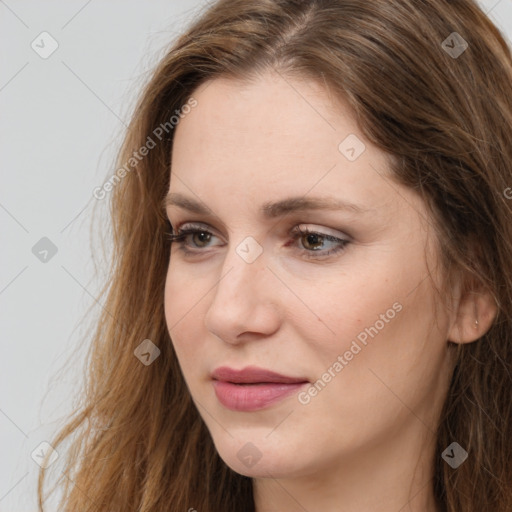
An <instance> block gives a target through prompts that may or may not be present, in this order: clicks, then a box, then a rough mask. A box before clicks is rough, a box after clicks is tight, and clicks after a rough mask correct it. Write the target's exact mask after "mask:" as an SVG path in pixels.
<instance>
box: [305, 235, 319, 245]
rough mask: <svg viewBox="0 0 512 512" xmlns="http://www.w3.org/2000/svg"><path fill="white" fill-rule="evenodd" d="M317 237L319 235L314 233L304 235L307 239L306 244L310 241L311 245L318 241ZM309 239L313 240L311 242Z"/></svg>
mask: <svg viewBox="0 0 512 512" xmlns="http://www.w3.org/2000/svg"><path fill="white" fill-rule="evenodd" d="M318 238H319V237H318V235H315V234H310V235H307V236H306V239H307V241H308V244H310V243H311V245H316V244H318V243H319V241H318ZM311 239H313V240H314V241H313V242H311Z"/></svg>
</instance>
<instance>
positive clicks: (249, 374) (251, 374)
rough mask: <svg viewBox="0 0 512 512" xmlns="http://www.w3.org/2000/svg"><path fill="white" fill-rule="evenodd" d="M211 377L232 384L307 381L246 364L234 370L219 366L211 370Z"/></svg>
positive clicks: (295, 382)
mask: <svg viewBox="0 0 512 512" xmlns="http://www.w3.org/2000/svg"><path fill="white" fill-rule="evenodd" d="M211 376H212V379H214V380H219V381H224V382H231V383H233V384H260V383H262V382H272V383H279V384H299V383H303V382H308V380H307V379H305V378H304V377H288V376H286V375H282V374H280V373H276V372H273V371H270V370H266V369H265V368H258V367H257V366H247V367H245V368H243V369H241V370H235V369H233V368H229V367H228V366H221V367H219V368H217V369H216V370H214V371H213V372H212V375H211Z"/></svg>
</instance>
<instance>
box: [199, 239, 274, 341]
mask: <svg viewBox="0 0 512 512" xmlns="http://www.w3.org/2000/svg"><path fill="white" fill-rule="evenodd" d="M235 249H236V248H235V247H234V248H233V249H230V251H229V254H228V255H227V256H226V258H225V260H224V264H223V266H222V272H221V274H220V276H219V279H218V281H217V284H216V285H215V292H214V296H213V299H212V302H211V304H210V306H209V308H208V311H207V313H206V316H205V325H206V328H207V329H208V331H209V332H211V333H213V334H214V335H215V336H217V337H219V338H220V339H222V340H223V341H225V342H226V343H231V344H238V343H241V342H243V341H247V340H249V339H254V337H258V336H259V337H266V336H269V335H271V334H272V333H274V332H275V331H277V329H278V328H279V325H280V312H279V307H278V302H279V300H278V289H279V288H278V285H279V282H278V279H277V278H276V277H275V276H274V274H273V273H272V272H271V271H270V270H269V269H268V268H267V266H266V261H267V260H266V258H265V252H263V253H262V254H260V256H259V257H258V258H257V259H256V260H255V261H253V262H252V263H249V262H247V261H246V260H245V259H244V258H243V257H241V256H240V255H239V254H238V253H237V252H236V250H235Z"/></svg>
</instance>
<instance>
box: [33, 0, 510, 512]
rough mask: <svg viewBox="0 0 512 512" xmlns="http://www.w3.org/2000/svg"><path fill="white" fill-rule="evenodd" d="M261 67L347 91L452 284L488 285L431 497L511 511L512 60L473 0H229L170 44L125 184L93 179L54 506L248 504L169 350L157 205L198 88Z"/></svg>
mask: <svg viewBox="0 0 512 512" xmlns="http://www.w3.org/2000/svg"><path fill="white" fill-rule="evenodd" d="M454 33H457V34H458V35H457V34H454ZM461 38H462V39H463V40H464V41H465V43H464V41H463V40H462V39H461ZM459 43H461V44H459ZM466 43H467V47H466V46H465V44H466ZM460 50H465V51H462V53H459V52H460ZM266 69H274V70H277V71H278V72H280V73H282V74H283V76H285V75H288V76H292V75H293V76H297V77H302V78H310V79H315V80H321V81H322V83H324V84H326V86H328V87H329V88H330V89H332V91H334V93H335V94H338V95H339V96H340V97H343V98H344V99H346V100H347V101H348V102H349V104H350V106H351V107H352V108H353V109H354V112H355V114H356V115H357V119H358V122H359V123H360V129H361V131H362V133H363V134H364V135H365V136H366V137H367V138H368V140H370V141H371V142H372V143H374V144H375V145H376V146H378V147H379V148H380V149H382V150H383V151H386V152H387V153H389V155H390V156H391V157H392V158H393V162H394V163H393V168H392V171H393V173H394V176H396V179H397V180H398V182H400V183H402V184H404V185H406V186H408V187H411V188H413V189H415V190H417V191H418V193H420V194H422V197H423V198H424V200H425V202H426V204H427V205H428V208H429V211H430V212H431V215H432V219H433V223H434V225H435V228H436V232H437V236H438V239H439V242H440V247H441V256H442V262H443V268H444V269H445V270H446V276H447V281H446V282H447V283H448V282H449V281H450V279H451V276H453V275H454V274H455V273H456V272H462V273H463V274H462V275H464V276H467V283H468V284H467V286H468V289H469V287H470V286H472V285H471V283H475V282H478V283H480V284H481V285H483V286H484V287H485V288H486V289H487V290H489V291H490V293H491V294H492V296H493V297H494V299H495V301H496V304H497V306H498V313H497V316H496V318H495V320H494V322H493V324H492V326H491V328H490V329H489V330H488V331H487V333H485V335H484V336H482V337H481V338H480V339H478V340H477V341H475V342H473V343H467V344H461V345H458V346H457V350H458V352H457V362H456V365H455V368H454V372H453V377H452V380H451V384H450V388H449V391H448V397H447V400H446V403H445V406H444V409H443V411H442V415H441V421H440V425H439V429H438V431H437V451H436V459H435V463H434V467H435V472H434V475H433V478H434V492H435V497H436V500H437V503H438V505H439V508H440V509H441V510H443V511H446V512H456V511H457V512H460V511H464V512H481V511H482V510H492V511H493V512H505V511H510V510H512V407H511V387H512V386H511V385H512V377H511V375H512V371H511V370H512V296H511V294H512V222H511V220H512V216H511V213H512V212H511V205H512V203H511V201H510V199H509V197H512V189H509V187H512V142H511V141H512V56H511V51H510V49H509V47H508V46H507V44H506V42H505V40H504V38H503V37H502V35H501V34H500V32H499V31H498V30H497V28H496V27H495V26H494V25H493V24H492V22H491V21H490V20H489V18H488V17H487V16H486V15H485V14H484V13H483V12H482V11H481V9H480V8H479V7H478V5H477V4H476V3H475V1H474V0H452V1H450V2H447V1H445V0H429V1H428V2H427V1H423V0H372V1H368V0H251V1H247V0H220V1H218V2H216V3H214V4H213V5H211V6H208V9H207V10H205V11H204V12H203V13H201V15H200V16H199V17H198V18H197V19H196V20H194V21H193V22H192V23H191V25H190V26H189V27H188V28H187V30H186V32H184V33H183V35H181V36H180V37H179V38H178V39H177V40H176V41H175V42H174V43H173V45H172V47H171V48H170V49H169V51H168V52H167V54H166V55H165V57H164V58H163V59H162V60H161V62H160V63H159V65H158V66H157V69H156V70H155V72H154V74H153V75H152V77H151V79H150V80H149V82H148V84H147V85H146V86H145V88H144V90H143V93H142V95H141V98H140V100H139V103H138V105H137V107H136V109H135V111H134V115H133V117H132V120H131V123H130V126H129V129H128V131H127V135H126V137H125V140H124V143H123V145H122V148H121V150H120V152H119V157H118V168H117V169H116V174H115V176H116V178H113V179H112V180H110V185H109V186H108V187H103V188H102V189H101V191H98V199H104V200H109V201H110V203H109V204H110V212H111V217H112V241H113V255H112V265H111V268H110V273H109V279H108V283H107V284H106V285H105V288H104V290H103V291H102V295H101V296H100V297H98V300H99V301H100V302H102V303H103V306H104V309H103V310H102V312H101V316H100V318H99V321H98V322H97V325H96V328H95V332H94V334H93V336H92V343H91V344H90V351H89V353H88V359H87V372H88V373H87V379H86V382H85V388H84V390H83V394H82V395H81V401H80V405H79V406H77V408H76V409H75V410H74V411H73V414H72V416H70V417H69V418H68V420H67V422H66V424H65V426H64V427H63V428H62V429H61V430H60V431H59V432H58V434H57V435H56V437H55V439H54V440H53V441H52V442H51V444H52V446H53V447H54V448H57V447H58V446H59V445H60V444H62V443H63V442H64V441H65V440H66V439H68V438H69V439H70V446H69V448H66V449H65V450H61V452H60V455H61V458H62V460H65V468H64V470H63V471H62V472H61V473H60V477H59V483H62V484H63V485H62V491H63V493H64V494H63V498H62V502H61V503H62V505H61V508H60V510H65V511H69V512H71V511H73V512H74V511H81V512H86V511H93V510H100V511H106V510H108V511H109V512H127V511H139V512H156V511H164V510H165V511H186V510H190V509H192V510H197V511H198V512H228V511H244V512H250V511H253V510H254V502H253V494H252V480H251V479H250V478H248V477H246V476H242V475H240V474H237V473H235V472H233V471H232V470H231V469H230V468H229V467H228V466H227V465H226V464H225V463H224V462H223V461H222V459H220V457H219V455H218V454H217V452H216V450H215V447H214V445H213V441H212V439H211V436H210V434H209V432H208V430H207V428H206V426H205V424H204V422H203V421H202V419H201V416H200V415H199V413H198V410H197V409H196V407H195V405H194V404H193V402H192V400H191V397H190V394H189V392H188V389H187V386H186V384H185V382H184V379H183V376H182V374H181V372H180V368H179V365H178V362H177V359H176V354H175V352H174V350H173V346H172V342H171V339H170V336H169V332H168V329H167V326H166V322H165V318H164V309H163V307H164V283H165V276H166V272H167V267H168V264H169V254H170V245H169V242H168V241H167V240H166V238H165V236H164V234H165V233H166V232H167V231H168V228H169V225H168V221H167V219H166V216H165V212H164V210H163V208H162V205H161V202H162V199H163V197H164V195H165V193H166V192H167V189H168V187H169V180H170V172H171V168H170V161H171V150H172V141H173V134H174V130H175V126H176V123H177V122H179V118H180V117H181V116H182V115H185V114H186V111H187V108H188V109H190V108H193V94H194V91H195V89H196V87H197V86H199V85H200V84H202V83H203V82H205V81H206V80H211V79H214V78H216V77H219V76H221V75H222V76H228V77H233V78H239V79H248V78H249V77H252V76H255V73H257V72H259V71H263V70H266ZM187 105H188V107H187V108H185V107H186V106H187ZM176 111H178V113H176ZM173 116H175V117H174V120H173V121H171V118H172V117H173ZM158 128H160V129H159V130H158ZM157 135H158V136H157ZM149 139H151V141H152V142H153V143H154V146H153V144H152V143H151V142H150V140H149ZM143 146H145V147H146V148H148V151H141V148H142V147H143ZM150 146H151V147H150ZM134 153H137V155H136V156H134ZM142 153H146V154H145V155H144V156H141V154H142ZM123 168H124V171H121V170H120V169H123ZM507 189H508V190H509V191H510V192H509V194H507V192H506V190H507ZM101 194H103V196H101V197H100V195H101ZM107 196H108V197H107ZM176 293H178V292H176ZM147 339H149V340H151V342H152V343H153V344H154V345H156V346H157V347H158V349H159V350H160V354H159V356H158V358H157V359H156V360H155V361H154V362H153V363H152V364H150V365H145V364H142V363H141V361H140V360H139V358H137V357H135V355H134V351H135V350H136V349H137V347H139V345H140V344H141V342H143V340H147ZM146 343H147V342H146ZM452 441H457V442H459V443H460V444H461V445H462V446H463V447H464V448H465V450H466V451H467V452H468V453H469V457H468V459H467V460H466V461H465V462H464V463H463V464H462V465H461V466H459V467H458V468H457V469H456V470H454V469H452V468H451V467H449V466H448V464H446V463H445V462H444V461H443V460H442V458H441V453H442V452H443V450H444V449H445V448H446V447H447V446H448V445H450V443H451V442H452ZM50 468H51V466H50ZM44 478H45V470H44V469H43V470H41V472H40V475H39V487H38V498H39V507H40V510H44V509H43V501H44V500H43V482H44Z"/></svg>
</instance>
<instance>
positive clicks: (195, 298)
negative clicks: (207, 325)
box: [164, 268, 204, 364]
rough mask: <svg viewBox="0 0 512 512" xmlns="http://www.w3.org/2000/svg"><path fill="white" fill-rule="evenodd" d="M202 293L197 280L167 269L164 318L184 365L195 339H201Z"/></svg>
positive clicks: (194, 346)
mask: <svg viewBox="0 0 512 512" xmlns="http://www.w3.org/2000/svg"><path fill="white" fill-rule="evenodd" d="M201 296H204V293H201V290H200V289H199V287H198V286H196V285H195V283H194V284H193V285H191V283H190V279H186V278H185V273H184V272H180V271H179V270H178V269H174V268H169V269H168V271H167V276H166V281H165V293H164V311H165V321H166V324H167V329H168V331H169V334H170V337H171V340H172V343H173V346H174V349H175V351H176V354H177V356H178V359H179V360H180V364H184V362H185V359H186V358H187V357H189V355H190V354H191V353H192V351H193V350H195V349H197V342H196V341H198V340H199V339H200V338H199V329H200V325H202V324H201V322H202V318H203V317H201V316H200V314H199V310H200V308H201V301H200V299H201Z"/></svg>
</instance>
